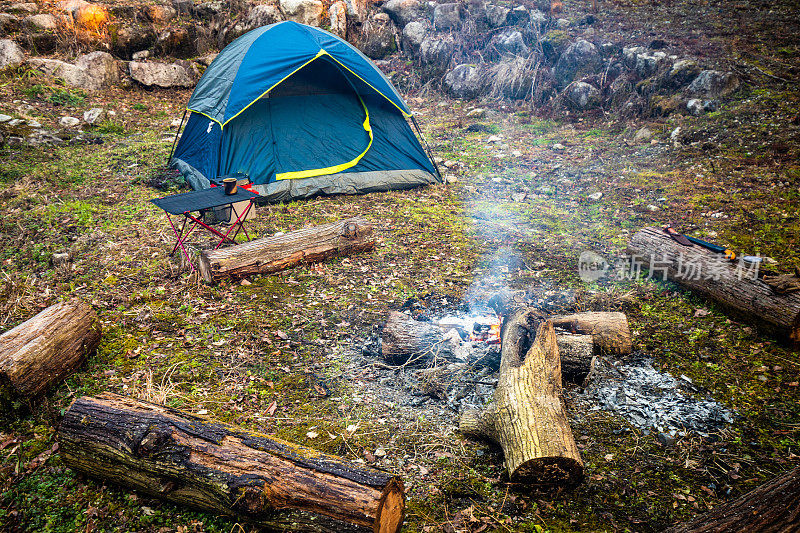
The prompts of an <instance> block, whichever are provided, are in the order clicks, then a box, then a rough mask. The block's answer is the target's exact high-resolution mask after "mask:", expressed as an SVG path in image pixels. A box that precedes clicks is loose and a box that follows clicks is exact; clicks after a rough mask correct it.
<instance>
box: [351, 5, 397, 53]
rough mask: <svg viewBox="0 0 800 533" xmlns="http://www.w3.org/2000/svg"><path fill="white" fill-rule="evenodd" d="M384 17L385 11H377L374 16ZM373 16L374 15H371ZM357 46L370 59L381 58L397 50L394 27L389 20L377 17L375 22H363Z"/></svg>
mask: <svg viewBox="0 0 800 533" xmlns="http://www.w3.org/2000/svg"><path fill="white" fill-rule="evenodd" d="M381 16H382V17H386V16H387V15H386V13H378V14H376V15H375V17H381ZM373 18H374V17H373ZM359 48H361V51H362V52H364V55H366V56H367V57H369V58H371V59H383V58H384V57H386V56H388V55H389V54H392V53H394V52H396V51H397V42H396V41H395V37H394V28H393V27H392V23H391V21H390V20H381V19H380V18H379V19H378V21H377V22H375V23H371V24H364V26H362V31H361V40H360V42H359Z"/></svg>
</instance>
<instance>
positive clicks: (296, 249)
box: [198, 217, 375, 283]
mask: <svg viewBox="0 0 800 533" xmlns="http://www.w3.org/2000/svg"><path fill="white" fill-rule="evenodd" d="M374 246H375V236H374V234H373V231H372V224H370V223H369V222H368V221H366V220H364V219H363V218H358V217H354V218H348V219H347V220H342V221H340V222H334V223H332V224H325V225H322V226H313V227H309V228H303V229H300V230H297V231H291V232H289V233H286V234H284V235H279V236H275V237H263V238H260V239H254V240H252V241H250V242H247V243H244V244H239V245H236V246H228V247H227V248H219V249H217V250H205V251H202V252H200V257H199V260H198V263H199V267H200V275H201V276H202V278H203V280H205V281H206V282H208V283H212V282H214V281H218V280H220V279H223V278H228V277H233V278H242V277H245V276H250V275H252V274H270V273H273V272H278V271H280V270H284V269H287V268H290V267H293V266H296V265H298V264H300V263H315V262H318V261H323V260H325V259H328V258H330V257H334V256H342V255H350V254H355V253H358V252H364V251H367V250H371V249H372V248H373V247H374Z"/></svg>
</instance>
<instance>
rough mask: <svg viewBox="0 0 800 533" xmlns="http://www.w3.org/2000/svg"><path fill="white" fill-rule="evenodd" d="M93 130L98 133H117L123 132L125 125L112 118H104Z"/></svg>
mask: <svg viewBox="0 0 800 533" xmlns="http://www.w3.org/2000/svg"><path fill="white" fill-rule="evenodd" d="M95 130H96V131H97V132H98V133H106V134H111V135H119V134H121V133H125V127H124V126H123V125H122V124H120V123H119V122H114V121H113V120H104V121H103V122H101V123H100V124H98V125H97V127H96V128H95Z"/></svg>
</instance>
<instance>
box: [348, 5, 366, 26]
mask: <svg viewBox="0 0 800 533" xmlns="http://www.w3.org/2000/svg"><path fill="white" fill-rule="evenodd" d="M344 3H345V6H346V7H347V17H348V18H351V19H353V20H354V21H356V22H361V21H363V20H364V17H366V16H367V1H366V0H344Z"/></svg>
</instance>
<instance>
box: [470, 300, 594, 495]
mask: <svg viewBox="0 0 800 533" xmlns="http://www.w3.org/2000/svg"><path fill="white" fill-rule="evenodd" d="M501 335H502V349H501V362H500V376H499V379H498V382H497V389H496V390H495V392H494V402H493V403H492V404H491V405H490V406H489V407H488V408H487V409H486V410H485V411H484V412H482V413H481V412H478V411H474V410H470V411H466V412H465V413H464V415H463V416H462V417H461V420H460V422H459V429H460V430H461V431H462V432H463V433H465V434H467V435H472V436H476V437H482V438H486V439H489V440H491V441H493V442H496V443H498V444H499V445H500V446H501V447H502V448H503V453H504V454H505V464H506V468H507V469H508V475H509V478H510V479H511V481H520V482H527V483H536V484H542V485H552V484H555V485H573V484H575V483H577V482H579V481H580V480H581V479H582V478H583V461H582V460H581V457H580V454H579V452H578V448H577V446H576V445H575V439H574V437H573V435H572V429H571V428H570V426H569V422H568V421H567V416H566V410H565V407H564V400H563V397H562V385H561V363H560V361H559V354H558V345H557V341H556V334H555V330H554V329H553V324H552V322H550V321H547V320H543V318H542V317H541V315H540V314H539V313H538V311H536V310H535V309H523V310H520V311H517V312H515V313H514V314H512V315H510V316H509V317H507V318H506V320H505V321H504V322H503V328H502V332H501ZM534 335H535V336H534Z"/></svg>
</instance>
